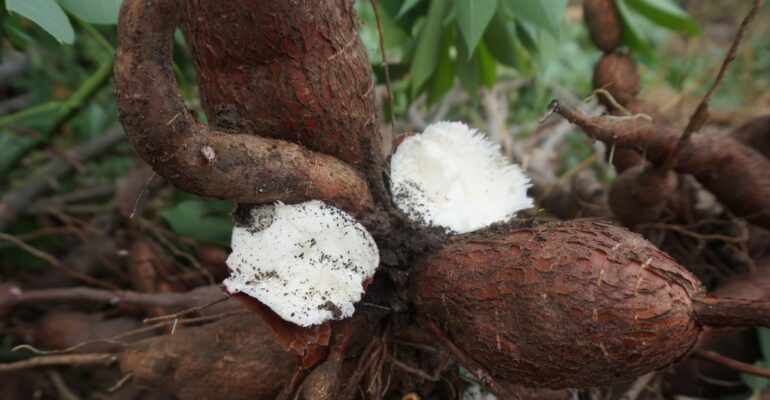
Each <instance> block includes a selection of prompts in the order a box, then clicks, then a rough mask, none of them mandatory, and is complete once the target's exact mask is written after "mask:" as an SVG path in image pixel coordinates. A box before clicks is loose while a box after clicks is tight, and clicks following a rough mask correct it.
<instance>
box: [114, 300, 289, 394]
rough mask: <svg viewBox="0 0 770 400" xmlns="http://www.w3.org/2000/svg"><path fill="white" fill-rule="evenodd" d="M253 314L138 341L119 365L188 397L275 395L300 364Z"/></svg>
mask: <svg viewBox="0 0 770 400" xmlns="http://www.w3.org/2000/svg"><path fill="white" fill-rule="evenodd" d="M272 336H273V335H272V333H271V332H270V330H269V329H267V327H266V326H265V325H264V323H262V322H261V321H260V320H259V317H257V316H255V315H251V314H247V315H237V316H232V317H228V318H224V319H222V320H219V321H217V322H214V323H211V324H208V325H204V326H201V327H195V328H187V329H183V330H181V331H178V332H176V333H175V334H174V335H165V336H159V337H155V338H151V339H145V340H143V341H140V342H137V343H135V344H134V345H133V346H132V347H131V348H130V349H128V350H126V351H125V352H123V354H122V355H121V358H120V366H121V368H122V369H123V371H124V372H125V373H131V374H133V380H134V382H135V383H137V384H140V385H142V386H147V387H151V388H153V389H154V390H160V391H163V392H168V393H174V394H175V395H176V397H177V398H178V399H180V400H185V399H195V400H200V399H232V400H238V399H249V400H254V399H274V398H275V396H276V395H277V394H278V393H279V392H280V391H281V390H282V388H283V387H284V386H286V385H287V384H289V383H290V381H291V379H292V376H293V375H294V372H295V371H296V370H297V368H298V365H297V363H296V361H295V358H294V357H292V356H291V355H290V354H288V353H286V352H285V351H284V350H283V349H282V348H281V347H280V346H279V345H278V344H277V343H276V342H275V340H274V339H273V337H272Z"/></svg>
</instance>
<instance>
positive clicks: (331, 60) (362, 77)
mask: <svg viewBox="0 0 770 400" xmlns="http://www.w3.org/2000/svg"><path fill="white" fill-rule="evenodd" d="M352 3H353V1H352V0H344V1H328V0H326V1H299V2H286V1H272V0H249V1H221V0H181V4H180V6H179V7H180V9H181V12H182V17H181V24H180V27H181V28H182V32H184V36H185V39H186V41H187V44H188V46H189V48H190V53H191V54H192V57H193V61H194V64H195V71H196V73H197V76H198V81H199V82H200V92H201V100H202V103H203V108H204V109H205V110H206V114H207V115H208V116H209V117H210V119H211V120H212V121H213V122H214V124H215V125H217V126H220V127H222V128H230V129H232V128H235V129H236V130H237V131H239V132H244V133H249V134H253V135H258V136H263V137H270V138H275V139H284V140H286V141H289V142H293V143H297V144H300V145H302V146H304V147H306V148H308V149H310V150H314V151H318V152H321V153H324V154H328V155H331V156H334V157H336V158H339V159H340V160H342V161H344V162H346V163H349V164H352V165H353V166H356V167H359V168H363V167H364V166H365V165H366V164H367V163H371V162H374V161H376V160H371V159H370V157H378V156H379V153H380V150H379V148H380V146H381V144H380V140H381V139H380V136H379V134H378V133H377V130H376V129H377V128H376V125H375V122H376V121H375V119H374V116H375V115H376V113H377V111H376V103H375V100H374V90H373V87H374V83H373V81H372V74H371V66H370V64H369V60H368V58H367V55H366V50H365V48H364V46H363V43H362V42H361V40H360V39H359V35H358V32H357V31H356V26H355V21H356V16H355V14H354V12H353V6H352ZM373 150H376V152H375V153H373V154H371V155H370V154H369V152H370V151H373Z"/></svg>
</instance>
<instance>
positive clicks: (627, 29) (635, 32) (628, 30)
mask: <svg viewBox="0 0 770 400" xmlns="http://www.w3.org/2000/svg"><path fill="white" fill-rule="evenodd" d="M615 7H616V8H617V9H618V14H620V19H621V20H623V35H622V36H621V41H622V42H623V44H625V45H626V46H628V47H630V48H631V49H634V50H636V51H638V52H639V53H641V54H642V55H644V56H646V57H647V58H650V59H654V58H655V53H653V51H652V49H651V48H650V45H649V44H647V41H646V40H645V39H644V36H642V32H641V30H640V29H639V28H638V27H637V26H636V21H635V20H634V18H635V17H634V15H632V13H631V10H629V9H628V5H626V0H617V1H616V2H615Z"/></svg>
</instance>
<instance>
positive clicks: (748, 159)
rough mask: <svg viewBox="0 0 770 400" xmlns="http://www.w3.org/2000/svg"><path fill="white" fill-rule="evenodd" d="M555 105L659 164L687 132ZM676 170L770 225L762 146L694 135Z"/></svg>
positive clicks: (588, 129)
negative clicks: (755, 146) (592, 114)
mask: <svg viewBox="0 0 770 400" xmlns="http://www.w3.org/2000/svg"><path fill="white" fill-rule="evenodd" d="M551 109H553V110H554V111H555V112H556V113H558V114H560V115H561V116H563V117H564V118H566V119H567V120H568V121H569V122H571V123H573V124H575V125H577V126H579V127H580V128H581V129H582V130H583V131H584V132H585V133H586V134H587V135H588V136H590V137H592V138H595V139H599V140H601V141H602V142H604V143H605V144H607V145H610V146H613V145H614V146H617V147H619V148H631V149H638V150H643V151H644V153H645V156H646V158H647V159H648V160H649V161H650V162H651V163H652V164H654V165H658V166H660V165H662V164H663V163H664V162H665V160H666V159H667V158H668V156H669V154H670V153H671V152H672V151H673V150H674V148H675V147H676V144H677V142H678V140H679V135H680V133H681V132H679V131H677V130H675V129H674V127H672V126H671V125H668V124H661V123H656V122H653V121H650V120H648V119H646V118H642V117H638V116H637V117H612V116H598V117H593V116H589V115H586V114H583V113H581V112H578V111H576V110H575V109H573V108H571V107H569V106H567V105H565V104H563V103H562V102H560V101H558V100H554V101H553V102H552V103H551ZM674 169H675V170H676V171H677V172H680V173H688V174H692V175H693V176H694V177H695V179H697V180H698V182H700V183H701V184H702V185H703V186H704V187H705V188H706V189H708V190H709V191H710V192H711V193H713V194H714V195H715V196H716V197H717V199H719V201H720V202H721V203H722V204H723V205H724V206H725V207H727V208H729V209H730V210H731V211H732V212H733V213H735V214H736V215H737V216H739V217H742V218H744V219H746V220H747V221H748V222H751V223H754V224H757V225H759V226H762V227H765V228H769V227H770V174H768V173H767V171H770V160H769V159H767V158H765V157H764V156H762V154H760V153H758V152H757V151H756V150H754V149H752V148H750V147H748V146H746V145H744V144H742V143H740V142H738V141H737V140H735V139H733V138H731V137H729V136H714V135H693V136H692V137H690V139H689V141H688V142H687V143H685V144H684V147H683V148H682V152H681V154H680V156H679V159H678V162H677V165H676V166H675V167H674Z"/></svg>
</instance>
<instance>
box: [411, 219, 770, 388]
mask: <svg viewBox="0 0 770 400" xmlns="http://www.w3.org/2000/svg"><path fill="white" fill-rule="evenodd" d="M412 282H413V286H412V289H413V293H414V300H415V303H416V305H417V308H418V310H419V312H420V313H421V314H422V315H424V316H427V317H428V318H430V319H432V320H433V321H435V324H436V325H438V326H439V327H440V328H441V329H443V332H444V333H445V335H446V338H447V339H448V340H451V341H452V342H453V343H454V345H455V346H456V347H457V348H459V349H461V350H462V351H463V352H465V353H466V355H467V357H470V359H472V360H474V361H475V362H476V363H478V365H480V366H482V368H485V369H486V371H483V372H481V373H478V374H477V375H481V376H484V375H485V374H488V376H491V377H492V378H494V379H498V380H501V381H512V382H520V383H522V384H523V385H525V386H532V387H550V388H565V387H582V386H597V385H607V384H611V383H614V382H619V381H623V380H627V379H631V378H634V377H636V376H640V375H643V374H645V373H648V372H651V371H655V370H658V369H661V368H663V367H666V366H667V365H669V364H672V363H673V362H675V361H677V360H678V359H680V358H682V357H684V356H686V355H687V354H688V352H689V351H690V350H691V349H692V348H693V346H694V345H695V343H696V341H697V339H698V336H699V335H700V333H701V332H702V330H703V327H704V326H705V325H712V326H726V325H733V324H734V325H743V324H768V323H770V307H769V305H768V304H767V303H757V302H748V301H741V300H725V299H715V298H709V297H706V296H705V293H704V289H703V287H702V286H701V284H700V282H699V281H698V280H697V279H696V278H695V277H694V276H693V275H692V274H691V273H689V272H688V271H687V270H685V269H684V268H683V267H681V266H679V265H678V264H677V263H676V262H675V261H674V260H673V259H671V258H670V257H669V256H667V255H666V254H664V253H663V252H661V251H659V250H657V249H656V248H655V247H654V246H653V245H652V244H650V243H649V242H647V241H646V240H644V239H643V238H642V237H641V236H638V235H636V234H634V233H631V232H629V231H627V230H625V229H623V228H620V227H617V226H614V225H611V224H608V223H604V222H598V221H587V220H583V221H580V220H577V221H569V222H555V223H549V224H543V225H539V226H535V227H532V228H528V229H520V230H516V231H513V232H510V231H508V232H505V230H503V232H500V233H497V234H496V233H494V232H486V234H485V235H484V236H482V235H476V236H474V235H468V236H465V237H458V238H457V239H456V240H455V241H454V242H453V243H451V244H449V245H447V246H446V247H444V248H443V249H442V250H440V251H438V252H436V253H434V254H430V255H427V256H425V257H423V258H422V259H420V260H418V261H417V262H416V263H415V265H414V276H413V277H412Z"/></svg>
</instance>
